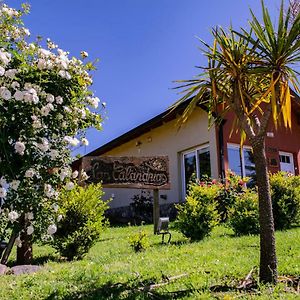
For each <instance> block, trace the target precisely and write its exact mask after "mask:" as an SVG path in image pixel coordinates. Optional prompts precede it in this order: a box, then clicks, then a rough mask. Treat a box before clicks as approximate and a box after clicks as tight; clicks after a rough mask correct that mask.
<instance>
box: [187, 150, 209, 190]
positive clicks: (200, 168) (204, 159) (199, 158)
mask: <svg viewBox="0 0 300 300" xmlns="http://www.w3.org/2000/svg"><path fill="white" fill-rule="evenodd" d="M182 158H183V159H182V160H183V166H182V169H183V189H184V193H186V190H187V187H188V185H189V182H190V181H191V180H193V179H196V178H198V179H201V178H203V176H208V177H211V169H210V153H209V147H208V146H204V147H201V148H196V149H193V150H190V151H188V152H185V153H183V155H182Z"/></svg>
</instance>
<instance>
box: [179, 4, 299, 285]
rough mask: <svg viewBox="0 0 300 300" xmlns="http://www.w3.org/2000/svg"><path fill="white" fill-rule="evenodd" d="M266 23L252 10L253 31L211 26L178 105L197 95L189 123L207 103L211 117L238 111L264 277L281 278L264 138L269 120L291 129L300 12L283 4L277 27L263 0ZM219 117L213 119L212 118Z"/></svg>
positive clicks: (270, 280)
mask: <svg viewBox="0 0 300 300" xmlns="http://www.w3.org/2000/svg"><path fill="white" fill-rule="evenodd" d="M262 12H263V21H262V23H260V22H259V21H258V19H257V18H256V16H255V14H254V13H253V12H252V11H251V16H252V19H251V21H250V30H245V29H242V30H241V31H240V32H237V31H234V30H233V29H232V28H230V30H229V32H226V31H224V30H223V29H222V28H216V29H213V30H212V35H213V37H214V43H213V45H212V46H210V45H208V44H206V43H205V42H203V41H202V43H203V44H204V46H205V47H204V48H205V49H204V53H205V55H206V57H207V59H208V65H207V66H206V67H203V68H202V69H203V73H202V74H200V75H199V77H197V78H196V79H193V80H184V81H180V88H183V92H184V93H185V95H184V96H183V97H182V98H181V99H180V100H179V101H178V102H177V103H176V104H175V105H177V104H178V103H181V102H182V101H185V100H186V99H188V98H190V97H192V101H191V102H190V104H189V106H188V107H187V109H186V111H185V112H184V114H183V115H182V118H181V122H185V121H186V120H187V118H188V116H189V115H190V113H191V112H192V110H193V108H194V107H196V105H197V104H198V103H199V102H200V103H203V104H204V103H205V104H206V105H207V106H208V108H209V117H210V120H212V121H214V122H218V121H220V120H221V119H222V118H223V117H224V115H225V114H226V113H227V112H228V111H233V112H234V114H235V122H234V124H235V127H236V128H238V129H240V132H241V144H242V143H243V141H244V140H245V138H246V137H247V138H248V141H249V143H250V145H251V146H252V149H253V157H254V162H255V170H256V176H257V186H258V195H259V223H260V281H261V282H262V283H276V282H277V259H276V249H275V235H274V220H273V212H272V202H271V193H270V184H269V176H268V169H267V160H266V154H265V136H266V132H267V128H268V125H269V123H270V121H273V122H274V124H275V126H276V127H277V125H278V124H283V125H284V126H285V127H288V128H291V125H292V124H291V98H292V96H291V93H290V87H289V86H290V84H291V85H292V86H293V87H294V89H295V90H296V91H297V92H298V91H299V88H298V81H297V78H296V74H297V72H296V70H295V69H294V68H293V65H294V64H296V63H298V62H299V60H300V51H299V49H300V42H299V40H298V39H297V37H298V34H299V30H300V17H299V15H297V16H295V17H294V18H292V16H291V10H290V9H288V10H287V13H286V14H285V13H284V7H283V3H282V5H281V9H280V13H279V18H278V26H277V28H275V26H274V25H273V24H272V22H271V19H270V16H269V13H268V10H267V8H266V7H265V5H264V2H263V1H262ZM212 116H214V118H213V117H212Z"/></svg>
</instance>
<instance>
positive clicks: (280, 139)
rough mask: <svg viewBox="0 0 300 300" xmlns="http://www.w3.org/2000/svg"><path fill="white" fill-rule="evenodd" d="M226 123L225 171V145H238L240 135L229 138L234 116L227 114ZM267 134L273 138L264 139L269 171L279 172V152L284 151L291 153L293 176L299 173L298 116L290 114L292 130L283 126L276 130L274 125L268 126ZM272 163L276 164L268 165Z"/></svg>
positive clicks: (224, 129) (226, 158)
mask: <svg viewBox="0 0 300 300" xmlns="http://www.w3.org/2000/svg"><path fill="white" fill-rule="evenodd" d="M225 118H226V123H225V124H224V127H223V138H224V165H225V170H227V169H228V153H227V143H233V144H240V135H239V133H237V134H236V133H235V132H233V133H232V135H231V137H229V135H230V132H231V128H232V123H233V120H234V114H233V113H231V112H230V113H228V114H227V115H226V117H225ZM267 131H268V132H273V134H274V137H266V156H267V159H268V167H269V170H270V171H271V172H272V173H273V172H277V171H279V170H280V162H279V151H285V152H290V153H293V156H294V165H295V174H297V175H298V174H299V171H300V153H299V151H300V122H299V115H298V118H297V116H296V114H295V113H292V130H289V129H286V128H284V127H283V126H281V127H280V128H278V129H277V130H276V129H275V127H274V124H273V123H272V124H270V126H269V128H268V130H267ZM244 145H249V142H247V141H245V143H244ZM271 159H272V161H273V162H274V159H275V160H276V162H277V165H276V166H272V165H270V161H271Z"/></svg>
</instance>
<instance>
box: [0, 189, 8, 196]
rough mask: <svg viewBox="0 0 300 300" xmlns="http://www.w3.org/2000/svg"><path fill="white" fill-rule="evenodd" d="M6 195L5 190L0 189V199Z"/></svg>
mask: <svg viewBox="0 0 300 300" xmlns="http://www.w3.org/2000/svg"><path fill="white" fill-rule="evenodd" d="M6 194H7V191H6V189H5V188H3V187H1V188H0V198H5V197H6Z"/></svg>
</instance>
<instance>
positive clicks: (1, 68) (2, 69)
mask: <svg viewBox="0 0 300 300" xmlns="http://www.w3.org/2000/svg"><path fill="white" fill-rule="evenodd" d="M4 73H5V69H4V68H3V67H1V66H0V76H3V75H4Z"/></svg>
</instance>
